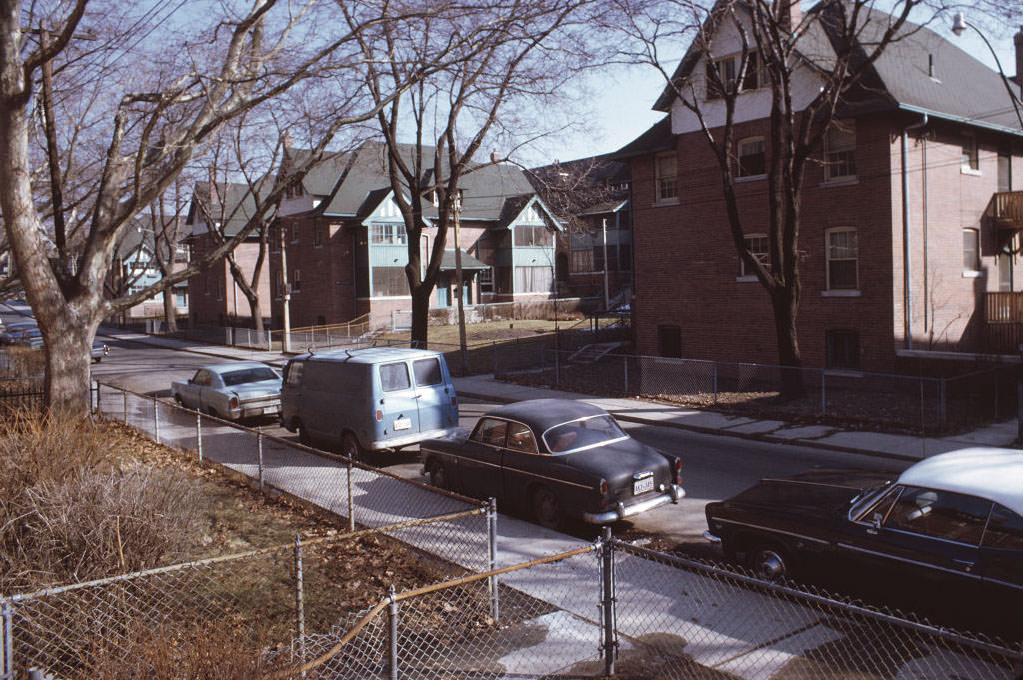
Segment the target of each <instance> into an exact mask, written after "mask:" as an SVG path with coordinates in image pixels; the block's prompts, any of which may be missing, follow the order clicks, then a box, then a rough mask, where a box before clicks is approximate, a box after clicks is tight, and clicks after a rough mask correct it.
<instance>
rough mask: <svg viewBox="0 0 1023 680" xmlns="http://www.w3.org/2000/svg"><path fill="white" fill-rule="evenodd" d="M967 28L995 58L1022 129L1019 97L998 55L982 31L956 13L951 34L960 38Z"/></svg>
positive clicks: (1022, 122)
mask: <svg viewBox="0 0 1023 680" xmlns="http://www.w3.org/2000/svg"><path fill="white" fill-rule="evenodd" d="M967 27H969V28H972V29H973V30H974V31H975V32H976V33H977V35H979V36H980V39H981V40H983V41H984V44H985V45H987V48H988V50H990V51H991V56H992V57H994V58H995V65H996V66H997V67H998V75H999V76H1001V77H1002V84H1004V85H1005V91H1006V92H1008V93H1009V101H1011V102H1012V109H1013V111H1015V112H1016V119H1017V120H1018V121H1019V126H1020V128H1021V129H1023V113H1021V112H1020V100H1019V97H1018V96H1016V93H1015V92H1013V91H1012V85H1010V84H1009V78H1008V77H1007V76H1006V75H1005V70H1004V69H1003V68H1002V62H1001V60H1000V59H999V58H998V53H997V52H995V48H993V47H992V46H991V43H990V42H988V39H987V36H986V35H984V32H983V31H981V30H980V29H979V28H977V27H976V26H974V25H973V24H971V23H970V22H969V21H967V20H966V15H965V14H963V13H962V12H956V13H955V14H954V15H953V16H952V32H953V33H955V34H956V36H961V35H962V34H963V32H964V31H965V30H966V29H967ZM1016 75H1017V76H1019V75H1021V74H1019V73H1017V74H1016Z"/></svg>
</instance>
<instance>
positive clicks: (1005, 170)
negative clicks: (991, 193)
mask: <svg viewBox="0 0 1023 680" xmlns="http://www.w3.org/2000/svg"><path fill="white" fill-rule="evenodd" d="M998 191H999V192H1002V191H1012V152H1011V151H1009V150H1006V149H1002V150H1000V151H999V152H998Z"/></svg>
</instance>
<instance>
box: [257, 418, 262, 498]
mask: <svg viewBox="0 0 1023 680" xmlns="http://www.w3.org/2000/svg"><path fill="white" fill-rule="evenodd" d="M256 465H257V466H258V468H259V488H260V489H262V488H263V426H262V425H260V426H259V427H257V428H256Z"/></svg>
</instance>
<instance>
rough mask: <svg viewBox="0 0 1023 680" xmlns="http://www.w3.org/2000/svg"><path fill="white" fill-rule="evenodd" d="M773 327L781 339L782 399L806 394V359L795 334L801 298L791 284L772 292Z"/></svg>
mask: <svg viewBox="0 0 1023 680" xmlns="http://www.w3.org/2000/svg"><path fill="white" fill-rule="evenodd" d="M771 306H772V308H773V310H774V330H775V335H776V339H777V342H778V363H779V364H780V365H781V366H782V369H781V396H782V399H786V400H788V399H799V398H801V397H803V396H804V395H805V394H806V390H805V388H804V386H803V371H802V367H803V359H802V357H801V356H800V353H799V338H798V337H797V335H796V314H797V312H798V310H799V300H798V299H797V297H796V295H795V293H794V291H792V290H791V289H790V288H789V287H786V286H780V287H778V288H777V289H776V290H775V291H774V292H773V294H772V295H771Z"/></svg>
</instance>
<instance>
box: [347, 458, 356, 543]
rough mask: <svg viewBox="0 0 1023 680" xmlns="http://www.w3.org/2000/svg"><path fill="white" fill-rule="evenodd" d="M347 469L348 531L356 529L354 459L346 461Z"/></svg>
mask: <svg viewBox="0 0 1023 680" xmlns="http://www.w3.org/2000/svg"><path fill="white" fill-rule="evenodd" d="M345 468H346V470H347V474H346V475H345V477H346V483H347V484H348V531H355V498H354V497H353V496H352V461H351V459H349V460H348V462H347V463H345Z"/></svg>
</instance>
